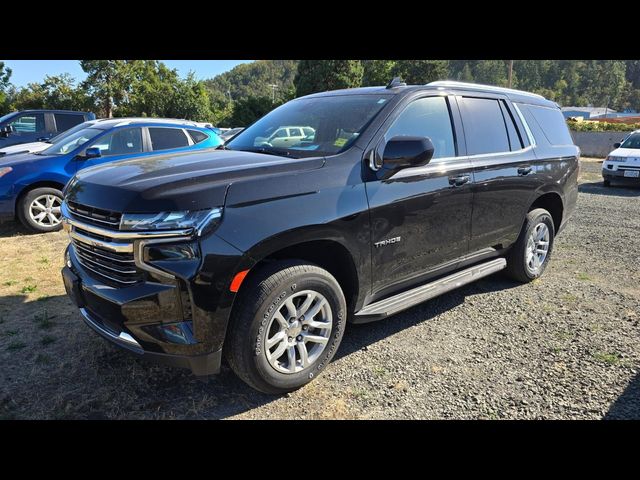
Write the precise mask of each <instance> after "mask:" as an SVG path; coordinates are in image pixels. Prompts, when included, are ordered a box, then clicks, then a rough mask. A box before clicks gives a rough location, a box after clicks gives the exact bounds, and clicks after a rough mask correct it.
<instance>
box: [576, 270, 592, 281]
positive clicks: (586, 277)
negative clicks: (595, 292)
mask: <svg viewBox="0 0 640 480" xmlns="http://www.w3.org/2000/svg"><path fill="white" fill-rule="evenodd" d="M576 278H577V279H578V280H582V281H583V282H590V281H591V280H593V279H592V278H591V277H590V276H589V275H587V274H586V273H583V272H579V273H578V274H577V275H576Z"/></svg>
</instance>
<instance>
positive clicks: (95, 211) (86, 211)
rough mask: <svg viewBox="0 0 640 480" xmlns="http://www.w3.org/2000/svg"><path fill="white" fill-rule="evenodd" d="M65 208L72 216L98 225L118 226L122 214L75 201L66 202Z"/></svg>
mask: <svg viewBox="0 0 640 480" xmlns="http://www.w3.org/2000/svg"><path fill="white" fill-rule="evenodd" d="M67 208H68V209H69V213H71V215H72V216H74V217H76V218H79V219H82V220H85V221H87V222H89V223H92V224H94V225H99V226H107V227H111V228H113V227H116V229H117V227H119V226H120V218H121V217H122V214H120V213H118V212H111V211H109V210H103V209H100V208H95V207H90V206H88V205H80V204H78V203H75V202H67Z"/></svg>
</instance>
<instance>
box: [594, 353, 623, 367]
mask: <svg viewBox="0 0 640 480" xmlns="http://www.w3.org/2000/svg"><path fill="white" fill-rule="evenodd" d="M593 358H595V359H596V360H598V361H600V362H604V363H607V364H609V365H617V364H618V363H620V355H619V354H617V353H610V352H596V353H594V354H593Z"/></svg>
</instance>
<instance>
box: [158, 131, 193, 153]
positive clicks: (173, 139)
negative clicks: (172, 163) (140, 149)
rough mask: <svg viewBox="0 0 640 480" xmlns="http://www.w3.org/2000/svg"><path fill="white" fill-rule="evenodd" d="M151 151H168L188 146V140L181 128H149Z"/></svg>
mask: <svg viewBox="0 0 640 480" xmlns="http://www.w3.org/2000/svg"><path fill="white" fill-rule="evenodd" d="M149 136H150V137H151V148H152V150H154V151H155V150H168V149H170V148H182V147H187V146H189V140H188V139H187V136H186V135H185V134H184V131H183V130H182V129H181V128H161V127H158V128H149Z"/></svg>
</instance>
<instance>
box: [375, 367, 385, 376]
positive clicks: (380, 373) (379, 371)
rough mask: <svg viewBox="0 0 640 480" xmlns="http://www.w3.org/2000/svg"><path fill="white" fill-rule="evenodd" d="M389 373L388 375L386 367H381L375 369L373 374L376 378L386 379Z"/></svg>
mask: <svg viewBox="0 0 640 480" xmlns="http://www.w3.org/2000/svg"><path fill="white" fill-rule="evenodd" d="M387 373H388V372H387V369H386V368H384V367H380V366H375V367H373V374H374V375H375V376H376V377H384V376H385V375H386V374H387Z"/></svg>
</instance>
